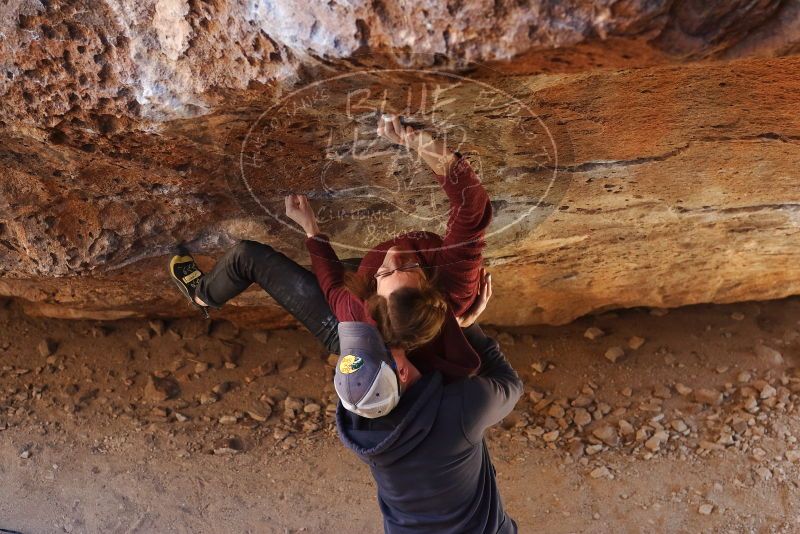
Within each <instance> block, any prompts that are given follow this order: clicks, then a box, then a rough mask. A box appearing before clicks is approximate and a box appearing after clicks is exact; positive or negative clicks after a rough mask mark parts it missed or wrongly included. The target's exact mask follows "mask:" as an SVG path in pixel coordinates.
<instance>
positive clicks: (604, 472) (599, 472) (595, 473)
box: [589, 465, 613, 478]
mask: <svg viewBox="0 0 800 534" xmlns="http://www.w3.org/2000/svg"><path fill="white" fill-rule="evenodd" d="M589 476H590V477H592V478H613V475H612V474H611V471H609V469H608V467H606V466H604V465H602V466H600V467H597V468H595V469H593V470H592V471H591V473H589Z"/></svg>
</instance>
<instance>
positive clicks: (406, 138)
mask: <svg viewBox="0 0 800 534" xmlns="http://www.w3.org/2000/svg"><path fill="white" fill-rule="evenodd" d="M378 135H379V136H380V137H383V138H384V139H387V140H388V141H391V142H392V143H395V144H397V145H402V146H404V147H406V148H408V149H409V150H413V151H415V152H417V154H419V156H420V158H422V160H423V161H425V163H427V164H428V165H429V166H430V167H431V169H432V170H433V172H435V173H436V174H439V175H444V174H445V172H446V169H447V166H448V165H449V164H450V160H451V159H452V157H453V154H452V152H450V151H448V150H447V146H446V145H445V143H444V142H442V141H440V140H437V139H434V138H433V136H431V134H429V133H428V132H426V131H424V130H416V129H414V128H412V127H411V126H403V124H402V123H401V121H400V115H394V114H386V115H381V117H380V118H379V119H378Z"/></svg>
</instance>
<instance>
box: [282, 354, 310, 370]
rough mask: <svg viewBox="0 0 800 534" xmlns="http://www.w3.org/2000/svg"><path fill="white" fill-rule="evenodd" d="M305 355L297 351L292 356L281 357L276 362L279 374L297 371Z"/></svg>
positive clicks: (301, 365)
mask: <svg viewBox="0 0 800 534" xmlns="http://www.w3.org/2000/svg"><path fill="white" fill-rule="evenodd" d="M304 361H305V357H304V356H303V355H302V354H300V353H299V352H297V353H295V354H294V356H292V357H287V358H285V359H282V360H281V361H280V363H279V364H278V372H279V373H280V374H289V373H294V372H296V371H299V370H300V369H301V368H302V367H303V362H304Z"/></svg>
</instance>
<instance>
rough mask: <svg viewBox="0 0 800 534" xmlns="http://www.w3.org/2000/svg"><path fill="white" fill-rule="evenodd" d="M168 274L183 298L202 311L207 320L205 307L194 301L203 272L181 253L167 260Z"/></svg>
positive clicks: (187, 255)
mask: <svg viewBox="0 0 800 534" xmlns="http://www.w3.org/2000/svg"><path fill="white" fill-rule="evenodd" d="M169 274H170V276H172V279H173V280H174V281H175V285H177V286H178V289H179V290H180V292H181V293H183V296H185V297H186V298H187V299H189V302H191V303H192V304H194V305H195V306H197V307H198V308H200V309H201V310H202V311H203V315H204V316H205V317H206V318H208V309H206V306H201V305H199V304H198V303H197V302H195V301H194V296H195V293H196V292H197V287H198V286H199V285H200V280H201V279H202V278H203V272H202V271H201V270H200V269H198V268H197V264H196V263H195V262H194V258H192V257H191V256H190V255H189V254H187V253H181V254H179V255H176V256H172V259H170V260H169Z"/></svg>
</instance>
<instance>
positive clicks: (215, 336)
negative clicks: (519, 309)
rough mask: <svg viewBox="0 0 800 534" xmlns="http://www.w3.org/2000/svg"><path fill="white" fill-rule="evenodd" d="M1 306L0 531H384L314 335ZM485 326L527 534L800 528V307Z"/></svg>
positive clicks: (510, 490)
mask: <svg viewBox="0 0 800 534" xmlns="http://www.w3.org/2000/svg"><path fill="white" fill-rule="evenodd" d="M0 308H1V309H0V480H1V481H2V484H0V528H4V529H10V530H14V531H19V532H23V533H39V532H75V533H77V532H102V533H117V532H119V533H132V532H191V533H199V532H259V533H260V532H278V533H285V532H313V533H317V532H320V533H328V532H330V533H340V532H347V533H361V532H364V533H371V532H381V518H380V513H379V511H378V507H377V503H376V499H375V488H374V484H373V482H372V479H371V477H370V474H369V472H368V470H367V468H366V467H365V466H363V465H361V464H360V463H359V461H358V460H357V459H356V458H355V456H354V455H353V454H351V453H350V452H349V451H348V450H346V449H345V448H344V447H343V446H342V445H341V444H340V443H339V441H338V439H337V437H336V434H335V430H334V429H333V426H332V417H331V413H330V410H331V408H332V404H331V403H332V401H333V397H332V387H331V386H330V377H331V376H332V367H331V366H330V364H329V363H328V356H329V355H328V354H327V353H326V352H325V351H324V350H323V349H322V348H321V346H320V345H318V344H317V343H316V342H315V341H314V340H313V339H312V338H311V337H310V335H308V334H306V333H305V332H303V331H299V330H283V331H272V332H264V331H257V330H250V331H239V330H238V329H237V328H235V327H233V326H232V325H230V324H229V323H224V322H218V321H217V322H211V323H209V322H206V321H203V320H201V319H199V318H198V319H197V320H191V321H190V320H181V321H175V322H172V323H169V322H167V323H163V322H158V321H156V322H147V321H120V322H114V323H94V322H87V321H84V322H67V321H53V320H42V319H31V318H28V317H26V316H24V315H22V314H21V313H20V312H19V311H18V309H17V308H16V306H15V305H13V304H9V303H0ZM590 327H596V328H599V329H600V330H602V331H603V332H602V335H600V333H599V332H593V331H590V332H587V329H589V328H590ZM487 330H488V331H490V333H491V334H493V335H496V336H497V337H498V338H499V339H500V341H501V344H502V346H503V347H504V349H505V351H506V353H507V355H508V356H509V357H510V359H511V361H512V363H513V364H514V366H515V367H516V369H517V370H518V371H519V372H520V374H521V375H523V377H524V379H525V383H526V394H525V397H524V398H523V400H522V401H520V403H519V405H518V407H517V410H516V411H515V412H514V413H513V414H512V415H511V416H509V418H507V420H506V421H504V422H503V424H502V426H501V427H498V428H495V429H493V430H492V431H491V433H490V435H489V436H488V443H489V448H490V451H491V454H492V457H493V459H494V463H495V467H496V468H497V473H498V481H499V486H500V489H501V491H502V495H503V498H504V500H505V503H506V507H507V509H508V511H509V513H510V515H511V516H512V517H514V518H515V519H516V520H517V522H518V523H519V525H520V529H521V532H548V533H551V532H552V533H559V532H564V533H567V532H592V533H606V532H608V533H621V532H623V533H624V532H632V533H633V532H687V533H694V532H755V533H767V532H798V531H800V508H798V505H799V504H800V490H799V489H798V484H797V481H798V474H799V473H798V466H799V465H800V445H798V444H797V442H796V441H797V440H796V436H800V421H799V420H798V417H797V416H796V414H797V413H798V412H797V410H798V408H797V406H798V403H800V399H798V394H797V393H796V392H798V391H800V378H798V377H800V371H798V370H796V368H795V366H800V299H797V298H794V299H786V300H782V301H773V302H758V303H741V304H735V305H729V306H695V307H690V308H683V309H677V310H670V311H669V313H664V312H663V311H661V310H646V309H634V310H625V311H620V312H615V313H606V314H604V315H599V316H594V317H587V318H583V319H581V320H578V321H576V322H575V323H573V324H570V325H567V326H563V327H530V328H520V329H510V330H502V331H499V332H498V331H497V330H495V329H492V328H487ZM592 333H594V334H595V336H599V337H596V339H594V340H592V339H589V338H587V337H586V334H589V335H591V334H592ZM634 336H636V337H639V338H643V340H644V343H643V344H642V345H641V346H640V347H639V348H637V349H632V348H631V346H636V345H637V341H640V340H635V339H634V340H631V338H633V337H634ZM612 347H620V348H621V349H622V351H623V352H624V355H622V356H621V357H620V358H619V359H617V361H616V362H612V361H610V360H609V359H608V358H607V357H606V354H607V353H608V357H609V358H612V359H613V357H614V355H615V352H616V353H619V351H615V350H611V351H609V349H610V348H612ZM287 395H288V397H286V396H287ZM167 397H169V398H167ZM0 532H2V530H0Z"/></svg>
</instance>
